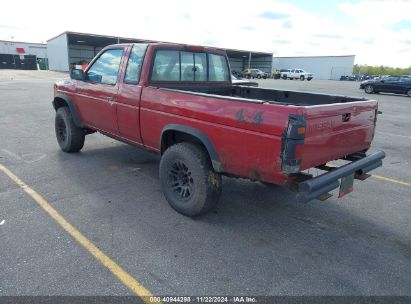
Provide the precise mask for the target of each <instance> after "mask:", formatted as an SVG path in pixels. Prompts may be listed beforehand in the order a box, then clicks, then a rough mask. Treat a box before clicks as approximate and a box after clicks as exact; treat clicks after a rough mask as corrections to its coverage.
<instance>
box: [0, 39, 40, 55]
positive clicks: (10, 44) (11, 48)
mask: <svg viewBox="0 0 411 304" xmlns="http://www.w3.org/2000/svg"><path fill="white" fill-rule="evenodd" d="M16 48H22V49H24V51H25V53H24V54H23V55H36V56H37V57H38V58H47V46H46V45H45V44H41V43H27V42H15V41H0V54H10V55H20V54H19V53H17V51H16Z"/></svg>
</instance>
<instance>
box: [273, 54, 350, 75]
mask: <svg viewBox="0 0 411 304" xmlns="http://www.w3.org/2000/svg"><path fill="white" fill-rule="evenodd" d="M354 60H355V55H348V56H313V57H275V58H274V59H273V69H294V68H299V69H303V70H305V71H307V72H311V73H313V74H314V79H334V80H339V79H340V77H341V76H342V75H351V74H352V69H353V66H354Z"/></svg>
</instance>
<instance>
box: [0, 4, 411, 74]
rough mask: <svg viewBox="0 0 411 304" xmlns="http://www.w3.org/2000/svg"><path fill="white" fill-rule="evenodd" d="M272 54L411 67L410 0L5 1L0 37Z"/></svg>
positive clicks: (34, 40) (32, 40)
mask: <svg viewBox="0 0 411 304" xmlns="http://www.w3.org/2000/svg"><path fill="white" fill-rule="evenodd" d="M64 31H77V32H85V33H93V34H106V35H113V36H122V37H132V38H145V39H153V40H163V41H172V42H182V43H190V44H203V45H210V46H218V47H226V48H235V49H244V50H253V51H264V52H266V51H268V52H274V55H275V56H307V55H351V54H354V55H356V60H355V62H356V63H359V64H369V65H390V66H395V67H408V66H411V0H386V1H382V0H358V1H356V0H345V1H344V0H342V1H336V0H328V1H327V0H309V1H304V0H289V1H276V0H247V1H242V0H237V1H227V0H226V1H224V0H203V1H198V0H197V1H195V0H191V1H187V0H181V1H180V0H168V1H157V0H146V1H126V0H118V1H101V0H100V1H92V0H81V1H79V0H70V1H41V0H37V1H35V0H32V1H26V0H20V1H17V2H13V1H4V2H3V3H2V5H1V18H0V39H2V40H15V41H28V42H42V41H43V42H45V41H47V40H48V39H50V38H52V37H54V36H56V35H58V34H60V33H62V32H64Z"/></svg>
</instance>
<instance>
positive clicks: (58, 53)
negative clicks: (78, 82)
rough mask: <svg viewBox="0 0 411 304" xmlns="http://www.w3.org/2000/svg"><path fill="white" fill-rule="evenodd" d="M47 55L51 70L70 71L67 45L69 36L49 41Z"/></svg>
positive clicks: (64, 35) (64, 34) (65, 35)
mask: <svg viewBox="0 0 411 304" xmlns="http://www.w3.org/2000/svg"><path fill="white" fill-rule="evenodd" d="M47 54H48V58H49V69H50V70H52V71H61V72H67V71H69V56H68V45H67V34H66V33H63V34H62V35H60V36H57V37H55V38H53V39H50V40H49V41H47Z"/></svg>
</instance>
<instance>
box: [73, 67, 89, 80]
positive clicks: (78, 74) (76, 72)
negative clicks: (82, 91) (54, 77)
mask: <svg viewBox="0 0 411 304" xmlns="http://www.w3.org/2000/svg"><path fill="white" fill-rule="evenodd" d="M70 78H71V79H75V80H85V79H86V74H85V73H84V71H83V70H80V69H72V70H71V71H70Z"/></svg>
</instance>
